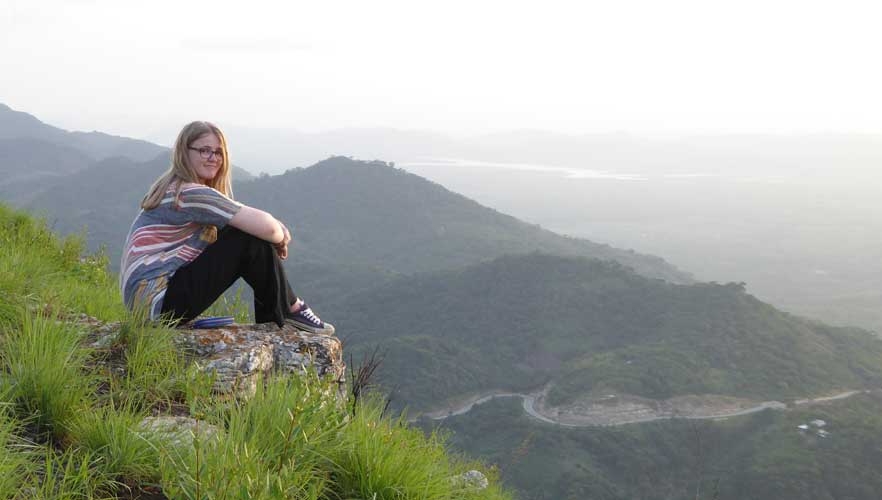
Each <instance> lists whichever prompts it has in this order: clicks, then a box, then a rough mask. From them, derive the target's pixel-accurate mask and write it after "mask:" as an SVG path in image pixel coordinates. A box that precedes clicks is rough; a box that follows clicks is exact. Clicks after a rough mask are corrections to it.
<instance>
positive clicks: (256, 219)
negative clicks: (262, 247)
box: [230, 205, 290, 245]
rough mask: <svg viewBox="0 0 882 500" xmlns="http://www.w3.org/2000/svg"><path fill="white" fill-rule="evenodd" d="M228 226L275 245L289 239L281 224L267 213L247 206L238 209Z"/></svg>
mask: <svg viewBox="0 0 882 500" xmlns="http://www.w3.org/2000/svg"><path fill="white" fill-rule="evenodd" d="M230 225H231V226H233V227H235V228H236V229H241V230H242V231H245V232H246V233H248V234H251V235H254V236H257V237H258V238H260V239H262V240H266V241H268V242H270V243H273V244H276V245H278V244H280V243H282V242H285V240H286V239H290V236H288V234H287V230H286V229H285V227H284V226H283V225H282V223H281V222H279V221H277V220H276V219H275V218H274V217H273V216H272V215H270V214H269V212H264V211H263V210H259V209H257V208H252V207H249V206H248V205H244V206H242V208H241V209H239V212H238V213H236V215H234V216H233V218H232V219H230ZM286 243H287V242H286Z"/></svg>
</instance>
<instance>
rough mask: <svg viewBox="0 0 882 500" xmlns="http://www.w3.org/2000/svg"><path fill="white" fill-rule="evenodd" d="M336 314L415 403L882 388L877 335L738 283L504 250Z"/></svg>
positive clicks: (778, 394) (788, 394)
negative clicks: (803, 314) (691, 280)
mask: <svg viewBox="0 0 882 500" xmlns="http://www.w3.org/2000/svg"><path fill="white" fill-rule="evenodd" d="M326 307H328V306H326ZM329 310H330V311H334V312H338V311H339V312H345V315H344V316H343V317H337V318H335V320H336V322H337V324H338V326H339V329H340V331H341V332H349V333H348V335H349V336H348V337H346V338H345V340H346V341H347V345H348V347H350V348H353V349H358V350H366V349H370V348H372V347H373V346H374V345H379V346H381V347H382V348H383V349H385V350H386V351H387V356H386V364H385V365H384V367H383V372H382V378H383V380H384V381H385V384H386V385H387V387H389V388H397V389H398V391H397V394H396V395H397V397H398V402H399V403H400V404H407V405H410V406H411V407H414V408H418V409H426V408H431V407H432V405H433V404H435V405H437V402H440V401H444V400H447V399H451V398H456V397H462V396H464V395H467V394H470V393H475V392H480V391H482V390H489V389H512V390H519V391H526V390H531V389H535V388H536V387H537V386H540V385H542V384H545V383H547V382H552V383H553V384H552V387H553V389H552V391H551V393H550V397H549V401H550V402H551V403H552V404H563V403H567V402H571V401H573V400H575V399H577V398H579V397H581V396H586V395H590V394H607V393H622V394H634V395H640V396H645V397H649V398H654V399H663V398H669V397H672V396H678V395H686V394H721V395H731V396H740V397H750V398H756V399H761V400H767V399H787V398H798V397H804V396H810V395H816V394H822V393H826V392H830V391H834V390H837V389H842V388H846V389H859V388H864V387H871V386H877V385H878V384H879V383H880V382H882V341H879V339H877V338H876V337H874V336H872V335H871V334H870V333H868V332H865V331H862V330H857V329H848V328H834V327H829V326H826V325H823V324H820V323H814V322H810V321H808V320H804V319H801V318H798V317H795V316H792V315H790V314H787V313H784V312H781V311H779V310H777V309H775V308H774V307H772V306H770V305H768V304H765V303H763V302H761V301H759V300H757V299H756V298H754V297H753V296H751V295H749V294H747V293H746V292H745V291H744V288H743V286H742V285H741V284H736V283H730V284H725V285H721V284H713V283H711V284H707V283H704V284H694V285H676V284H672V283H669V282H664V281H662V280H653V279H648V278H645V277H643V276H640V275H638V274H636V273H634V272H632V271H631V270H629V269H627V268H625V267H623V266H621V265H619V264H616V263H614V262H603V261H598V260H591V259H585V258H567V257H559V256H550V255H541V254H532V255H525V256H505V257H501V258H499V259H496V260H494V261H492V262H487V263H482V264H479V265H475V266H472V267H469V268H467V269H462V270H457V271H447V272H438V273H429V274H422V275H418V276H412V277H407V278H401V279H398V280H395V281H393V282H391V283H388V284H386V285H383V286H381V287H378V288H377V289H374V290H372V291H370V293H367V294H360V295H353V296H350V297H348V298H347V299H345V300H342V301H341V302H339V303H332V304H331V305H330V307H329ZM344 335H346V334H344Z"/></svg>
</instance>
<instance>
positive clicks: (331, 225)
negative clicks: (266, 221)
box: [237, 156, 690, 282]
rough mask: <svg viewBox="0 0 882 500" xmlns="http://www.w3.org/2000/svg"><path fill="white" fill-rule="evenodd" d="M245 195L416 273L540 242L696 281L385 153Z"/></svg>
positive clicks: (314, 232)
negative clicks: (473, 195)
mask: <svg viewBox="0 0 882 500" xmlns="http://www.w3.org/2000/svg"><path fill="white" fill-rule="evenodd" d="M237 196H238V197H239V198H240V199H242V200H243V201H245V202H246V203H248V202H251V201H253V202H254V203H258V202H259V203H260V204H261V206H265V207H267V208H268V209H269V210H270V211H271V212H272V213H274V214H275V213H278V214H283V215H284V216H285V217H290V220H291V221H292V223H293V225H294V227H295V228H296V229H297V232H298V234H300V236H299V238H298V237H297V235H295V239H297V240H298V245H300V247H299V248H302V249H303V251H304V253H305V254H306V255H307V256H322V257H323V258H325V259H327V260H328V261H336V262H349V263H353V264H362V265H365V266H373V267H380V268H383V269H387V270H391V271H395V272H399V273H405V274H410V273H413V272H421V271H434V270H440V269H449V268H454V267H459V266H462V265H467V264H471V263H474V262H477V261H481V260H487V259H490V258H494V257H497V256H500V255H504V254H520V253H529V252H532V251H537V250H538V251H543V252H547V253H553V254H561V255H581V256H590V257H595V258H601V259H611V260H616V261H619V262H621V263H623V264H625V265H627V266H630V267H633V268H634V269H635V270H637V271H638V272H639V273H641V274H645V275H647V276H651V277H656V278H663V279H667V280H670V281H677V282H682V281H689V280H690V278H689V276H688V275H686V274H685V273H683V272H681V271H679V270H677V269H675V268H673V267H672V266H670V265H669V264H667V263H666V262H664V260H663V259H660V258H658V257H654V256H649V255H642V254H637V253H634V252H632V251H626V250H621V249H617V248H613V247H610V246H608V245H603V244H598V243H594V242H591V241H588V240H580V239H574V238H567V237H563V236H560V235H557V234H555V233H552V232H551V231H547V230H544V229H542V228H540V227H538V226H535V225H531V224H526V223H524V222H522V221H519V220H518V219H515V218H514V217H511V216H508V215H505V214H502V213H499V212H497V211H495V210H493V209H490V208H487V207H484V206H482V205H480V204H478V203H477V202H475V201H473V200H470V199H468V198H466V197H464V196H462V195H459V194H456V193H453V192H451V191H449V190H447V189H445V188H444V187H443V186H440V185H438V184H435V183H433V182H430V181H427V180H426V179H424V178H422V177H419V176H417V175H414V174H410V173H407V172H405V171H404V170H401V169H396V168H394V167H391V166H388V165H386V164H385V163H383V162H362V161H354V160H351V159H349V158H346V157H341V156H337V157H332V158H329V159H327V160H324V161H321V162H319V163H316V164H315V165H313V166H311V167H309V168H306V169H295V170H289V171H288V172H286V173H285V174H282V175H279V176H271V177H265V178H261V179H256V180H255V181H254V182H251V183H245V184H242V185H241V186H240V187H238V188H237Z"/></svg>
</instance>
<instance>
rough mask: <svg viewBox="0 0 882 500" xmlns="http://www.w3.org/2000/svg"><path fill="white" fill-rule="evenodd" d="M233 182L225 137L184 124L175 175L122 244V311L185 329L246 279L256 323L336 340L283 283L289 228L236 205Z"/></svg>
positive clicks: (161, 183)
mask: <svg viewBox="0 0 882 500" xmlns="http://www.w3.org/2000/svg"><path fill="white" fill-rule="evenodd" d="M230 174H231V164H230V155H229V153H228V152H227V141H226V138H225V137H224V134H223V132H221V130H220V129H219V128H218V127H217V126H215V125H213V124H211V123H208V122H193V123H190V124H188V125H186V126H185V127H184V128H183V130H181V133H180V134H178V138H177V140H176V141H175V145H174V150H173V152H172V164H171V167H170V168H169V169H168V171H166V172H165V173H164V174H162V175H161V176H160V177H159V179H157V180H156V182H154V183H153V186H151V187H150V190H149V191H147V194H146V195H145V196H144V199H143V200H142V201H141V211H140V212H139V213H138V216H137V217H136V218H135V221H134V223H132V228H131V230H130V231H129V236H128V238H127V239H126V245H125V249H124V250H123V256H122V264H121V266H120V288H121V289H122V293H123V299H124V300H125V303H126V306H128V307H129V308H130V309H135V308H145V309H146V311H147V314H148V315H149V317H150V318H151V319H158V318H159V317H160V316H163V315H164V316H166V317H170V318H171V319H173V320H175V321H177V322H187V321H190V320H192V319H193V318H195V317H197V316H198V315H199V314H200V313H202V311H204V310H205V309H207V308H208V307H209V306H210V305H211V304H212V303H213V302H214V301H215V300H216V299H217V298H218V297H219V296H220V295H221V294H222V293H223V292H224V291H225V290H226V289H227V288H229V287H230V286H231V285H232V284H233V283H234V282H235V281H236V279H238V278H240V277H241V278H243V279H244V280H245V282H246V283H248V284H249V285H250V286H251V288H252V289H253V290H254V319H255V321H256V322H258V323H267V322H274V323H276V324H277V325H279V326H280V327H281V326H282V325H283V324H285V323H286V322H287V323H291V324H293V325H294V326H295V327H297V328H300V329H303V330H306V331H309V332H313V333H324V334H332V333H334V327H333V325H331V324H330V323H326V322H324V321H322V320H321V319H319V317H318V316H316V315H315V313H313V312H312V310H311V309H310V308H309V307H308V306H307V305H306V304H305V303H304V302H303V301H302V300H300V299H299V298H297V296H296V295H294V292H293V291H292V290H291V287H290V285H289V284H288V280H287V279H286V278H285V271H284V269H283V267H282V262H281V261H282V260H285V259H286V258H287V257H288V243H289V242H290V241H291V234H290V232H289V231H288V228H287V227H285V225H284V224H282V223H281V222H279V221H278V220H276V219H275V218H274V217H273V216H272V215H270V214H269V213H267V212H264V211H262V210H258V209H256V208H252V207H249V206H247V205H243V204H241V203H238V202H236V201H233V190H232V184H231V180H230Z"/></svg>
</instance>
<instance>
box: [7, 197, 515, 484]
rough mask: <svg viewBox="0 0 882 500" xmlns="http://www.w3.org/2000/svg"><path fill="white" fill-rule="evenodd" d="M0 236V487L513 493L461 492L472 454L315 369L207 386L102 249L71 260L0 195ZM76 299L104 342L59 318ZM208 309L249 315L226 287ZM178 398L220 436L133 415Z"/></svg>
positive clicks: (66, 248) (178, 405) (76, 246)
mask: <svg viewBox="0 0 882 500" xmlns="http://www.w3.org/2000/svg"><path fill="white" fill-rule="evenodd" d="M0 248H2V249H3V252H2V253H0V500H3V499H6V498H9V499H19V498H37V499H92V498H117V497H118V496H119V495H121V494H125V495H127V494H126V493H125V492H126V491H127V490H129V489H131V490H132V491H133V492H135V491H136V490H138V489H139V488H141V487H146V486H149V487H152V488H154V489H159V490H161V491H162V493H163V494H164V495H165V496H166V497H167V498H174V499H179V498H182V499H200V500H201V499H209V498H211V499H214V498H230V499H233V498H236V499H238V498H254V499H258V498H266V499H276V498H297V499H304V500H310V499H313V500H342V499H350V498H376V499H381V498H395V499H425V500H435V499H437V500H442V499H444V500H448V499H460V498H461V499H470V498H500V499H505V498H510V497H509V496H508V494H506V493H504V492H501V490H500V489H499V486H498V484H496V479H495V476H493V474H490V475H491V478H492V479H493V484H492V485H491V487H490V488H489V489H488V490H485V492H482V494H480V495H478V496H476V494H475V493H474V492H472V491H468V490H457V487H456V486H455V484H454V483H453V482H451V480H450V476H452V475H455V474H458V473H461V472H463V471H465V470H466V467H469V468H476V467H477V468H482V467H483V466H481V465H476V464H469V463H467V462H466V461H465V460H462V459H460V458H458V457H453V456H451V455H448V453H447V451H446V450H445V447H444V444H443V442H442V440H440V439H439V438H438V437H436V436H433V437H429V438H426V437H425V436H423V435H422V434H421V432H420V431H418V430H415V429H411V428H408V427H407V426H406V425H404V424H403V423H402V422H401V421H392V420H390V419H389V418H388V417H384V416H383V415H382V406H381V405H380V402H379V400H377V399H371V400H369V401H368V402H367V403H360V404H359V405H357V406H356V407H355V408H353V404H352V403H350V402H347V401H345V400H341V399H339V398H338V397H337V396H336V390H337V387H336V385H334V384H331V383H330V382H327V381H322V380H319V379H318V378H317V377H315V376H299V375H292V374H287V375H282V374H278V375H273V376H270V377H268V378H267V379H266V380H265V381H264V383H262V384H259V387H258V390H257V391H256V394H255V395H254V397H252V398H250V399H248V400H237V399H225V398H218V397H217V396H215V395H214V394H213V393H212V392H211V387H212V382H213V381H212V375H211V374H204V373H201V372H198V370H196V368H195V366H194V365H188V360H187V356H186V354H185V353H181V352H180V351H179V350H178V349H177V347H176V346H175V336H176V332H175V330H174V329H171V328H169V327H168V325H163V324H153V323H149V322H147V321H145V320H144V319H143V315H139V314H132V313H129V312H127V311H126V310H125V308H124V307H123V305H122V304H121V301H120V297H119V292H118V290H117V285H116V280H115V278H114V277H113V276H112V275H110V274H108V273H107V272H106V270H105V265H106V259H104V258H103V257H102V256H100V255H98V256H94V257H88V256H87V257H82V256H81V252H82V248H83V247H82V240H81V238H78V237H70V238H65V239H59V238H57V237H56V236H55V235H53V234H52V232H51V231H49V229H48V228H47V227H46V225H45V224H44V223H42V222H40V221H37V220H34V219H32V218H30V217H28V216H26V215H24V214H22V213H19V212H15V211H12V210H9V209H7V208H5V207H3V206H2V205H0ZM82 312H85V313H87V314H89V315H90V316H93V317H96V318H97V319H99V320H101V321H120V322H121V327H120V332H119V335H118V337H117V338H116V339H114V342H113V344H112V345H111V346H110V347H108V348H93V347H88V345H87V344H88V342H87V339H89V336H88V335H87V332H85V331H84V329H83V327H80V326H78V325H76V324H73V323H71V322H70V321H69V320H70V318H71V317H73V316H74V315H76V314H79V313H82ZM207 314H215V315H227V314H232V315H235V316H236V317H237V318H239V320H240V321H247V320H248V318H249V314H250V313H249V311H248V308H247V307H246V306H244V305H243V302H242V300H241V296H240V295H235V296H233V297H232V298H231V299H229V300H226V299H222V300H219V301H218V303H216V304H215V305H214V306H213V307H212V309H211V310H210V312H209V313H207ZM99 361H101V362H103V363H110V365H108V366H113V367H115V368H113V369H111V368H101V369H99V368H97V367H96V363H98V362H99ZM182 411H183V412H184V413H188V414H189V415H191V416H193V417H196V418H199V419H201V420H200V422H201V424H200V425H202V426H205V427H203V428H202V431H204V430H205V428H206V427H207V426H208V425H214V426H216V429H217V433H216V434H215V435H214V436H213V437H209V436H208V435H207V434H205V433H204V432H202V431H197V432H193V433H191V434H190V435H189V438H185V439H178V438H180V436H178V437H177V438H176V437H174V436H169V435H166V434H163V433H158V432H148V431H146V430H145V429H143V428H142V427H141V425H140V423H141V421H142V419H143V418H144V417H145V416H147V415H151V414H152V415H167V414H175V415H179V414H180V413H181V412H182ZM353 411H354V413H353ZM416 455H419V456H416Z"/></svg>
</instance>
